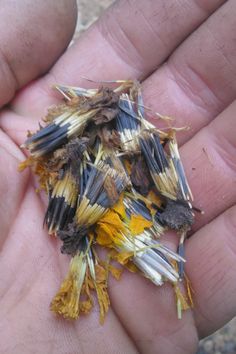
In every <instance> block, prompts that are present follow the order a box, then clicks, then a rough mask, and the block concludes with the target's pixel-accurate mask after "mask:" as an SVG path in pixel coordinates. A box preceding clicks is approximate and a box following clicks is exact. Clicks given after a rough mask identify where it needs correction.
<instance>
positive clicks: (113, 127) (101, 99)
mask: <svg viewBox="0 0 236 354" xmlns="http://www.w3.org/2000/svg"><path fill="white" fill-rule="evenodd" d="M55 88H56V89H57V90H58V91H59V92H60V94H62V96H63V103H61V104H60V105H58V106H56V107H52V108H50V109H49V111H48V114H47V116H46V117H45V119H44V121H45V123H46V124H45V127H40V130H39V131H37V132H36V133H34V134H31V133H30V134H29V136H28V138H27V140H26V141H25V143H24V145H23V148H26V149H27V150H28V151H29V154H30V156H29V157H28V158H27V160H26V161H24V162H23V163H21V165H20V169H21V170H22V169H24V168H25V167H28V166H30V167H31V168H32V170H33V172H34V173H35V174H36V175H38V177H39V184H40V188H41V189H44V190H45V191H46V193H47V195H48V207H47V211H46V213H45V220H44V222H45V224H46V225H47V227H48V231H49V234H52V235H55V236H56V237H57V238H58V239H59V240H61V242H62V246H61V251H62V253H65V254H67V255H71V257H72V259H71V262H70V269H69V272H68V275H67V277H66V278H65V280H64V281H63V283H62V285H61V287H60V289H59V291H58V293H57V294H56V296H55V297H54V299H53V300H52V303H51V310H52V311H53V312H55V313H58V314H60V315H62V316H63V317H65V318H71V319H76V318H78V317H79V315H80V314H81V313H88V312H89V311H90V310H91V308H92V306H93V304H94V300H93V296H92V291H94V292H95V293H96V295H97V300H98V303H99V306H100V320H101V322H102V321H103V320H104V316H105V314H106V312H107V311H108V308H109V304H110V301H109V295H108V291H107V290H108V289H107V286H108V281H107V280H108V279H107V278H108V274H109V273H111V274H112V275H113V276H114V277H116V278H119V277H120V273H121V271H120V269H119V268H117V267H115V266H114V262H113V260H114V261H116V262H118V263H120V264H122V265H124V266H125V267H126V268H128V269H129V270H130V271H133V272H139V273H140V274H142V275H143V276H145V277H146V278H148V279H150V280H151V281H152V282H153V283H154V284H156V285H162V284H163V283H164V282H166V281H167V282H170V283H171V284H173V287H174V290H175V294H176V299H177V312H178V317H181V311H182V310H185V309H187V308H189V307H190V306H192V297H191V291H190V286H189V282H188V280H187V278H186V276H185V273H184V262H185V260H184V258H183V257H184V240H185V238H186V234H187V232H188V231H189V230H190V228H191V225H192V224H193V221H194V214H193V208H192V205H191V200H192V195H191V191H190V189H189V186H188V183H187V181H186V177H185V173H184V169H183V166H182V163H181V160H180V156H179V152H178V146H177V142H176V137H175V129H173V128H171V127H169V126H168V125H167V128H166V129H163V130H159V129H157V128H155V127H154V126H153V125H152V124H151V123H150V122H149V121H148V120H147V119H146V118H145V115H146V114H147V113H148V114H149V115H150V114H153V113H151V111H150V110H148V109H146V108H145V107H144V105H143V100H142V94H141V88H140V84H139V83H138V82H133V81H117V82H116V88H115V89H111V88H108V87H101V88H99V89H83V88H79V87H69V86H61V85H58V86H55ZM159 117H160V116H159ZM161 118H163V119H164V117H161ZM167 230H174V231H176V233H177V234H178V235H179V247H178V249H177V250H176V252H173V251H172V250H171V249H169V248H168V247H167V246H166V245H165V244H164V243H163V241H162V238H163V239H164V234H165V233H166V231H167ZM99 246H101V247H103V248H106V249H107V250H108V258H106V259H105V260H104V259H100V258H99V256H98V253H97V248H98V247H99ZM180 281H182V283H183V281H184V282H185V284H186V289H185V290H184V291H183V290H180V287H179V284H180Z"/></svg>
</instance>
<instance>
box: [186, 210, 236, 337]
mask: <svg viewBox="0 0 236 354" xmlns="http://www.w3.org/2000/svg"><path fill="white" fill-rule="evenodd" d="M235 220H236V207H235V206H234V207H232V208H231V209H229V210H227V211H226V212H225V213H224V214H222V215H221V216H219V217H218V218H217V219H215V220H213V221H212V222H211V223H210V224H209V225H206V226H205V227H204V228H202V229H201V230H199V231H198V232H197V233H196V234H195V235H194V236H193V237H192V238H191V239H190V240H189V241H188V243H187V247H186V248H187V250H186V258H187V260H188V261H187V264H186V269H187V273H188V276H189V277H190V279H191V282H192V284H193V289H194V299H195V309H194V314H195V320H196V324H197V328H198V331H199V334H200V336H201V337H205V336H207V335H209V334H210V333H213V332H214V331H215V330H217V329H218V328H220V327H222V326H223V325H224V324H225V323H226V322H228V321H229V320H231V319H232V318H233V317H234V316H235V315H236V301H235V298H236V238H235V229H236V223H235Z"/></svg>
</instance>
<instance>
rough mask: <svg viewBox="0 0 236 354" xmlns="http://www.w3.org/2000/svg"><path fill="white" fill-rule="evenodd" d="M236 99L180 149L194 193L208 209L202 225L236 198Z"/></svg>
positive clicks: (199, 222)
mask: <svg viewBox="0 0 236 354" xmlns="http://www.w3.org/2000/svg"><path fill="white" fill-rule="evenodd" d="M235 114H236V101H234V102H233V103H232V104H231V105H230V106H229V107H228V108H227V109H226V110H225V111H223V112H222V113H221V114H220V115H219V116H218V117H217V118H216V119H214V120H213V121H212V122H211V123H210V124H209V125H208V126H206V127H205V128H203V129H202V130H200V132H199V133H197V134H196V135H195V136H194V138H192V139H191V140H190V141H188V142H187V143H186V144H184V145H183V147H182V148H181V149H180V152H181V156H182V159H183V164H184V166H185V168H186V171H187V175H188V179H189V182H190V186H191V189H192V191H193V195H194V198H195V200H194V204H195V205H196V206H198V207H200V208H201V209H202V210H203V211H204V215H199V216H198V217H197V220H196V223H195V224H194V229H195V230H197V229H199V228H200V227H201V226H202V225H204V224H206V223H208V222H209V221H211V220H212V219H213V218H215V217H216V216H217V215H219V214H221V213H222V212H223V211H224V210H226V209H228V208H230V207H231V206H233V205H234V204H235V202H236V188H235V185H236V173H235V171H236V160H235V151H236V139H235V136H236V125H235Z"/></svg>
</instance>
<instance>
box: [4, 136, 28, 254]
mask: <svg viewBox="0 0 236 354" xmlns="http://www.w3.org/2000/svg"><path fill="white" fill-rule="evenodd" d="M22 159H23V154H22V153H21V152H20V151H19V150H18V148H17V147H16V145H15V144H14V143H13V142H12V141H11V140H10V139H9V138H8V137H7V136H6V135H5V134H4V133H3V132H2V131H1V130H0V166H1V169H2V171H1V173H0V196H1V198H0V225H1V232H0V249H2V246H3V244H4V241H5V240H6V238H7V236H8V234H9V230H10V227H11V225H12V222H13V221H14V219H15V217H16V215H17V213H18V210H19V207H20V203H21V201H22V198H23V196H24V193H25V189H26V185H27V181H28V176H29V174H28V173H27V172H25V173H23V174H21V175H20V174H19V173H17V167H18V164H19V162H20V161H21V160H22Z"/></svg>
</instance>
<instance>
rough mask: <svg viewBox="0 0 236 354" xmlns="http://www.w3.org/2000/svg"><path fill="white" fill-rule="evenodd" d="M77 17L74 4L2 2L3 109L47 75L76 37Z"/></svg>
mask: <svg viewBox="0 0 236 354" xmlns="http://www.w3.org/2000/svg"><path fill="white" fill-rule="evenodd" d="M76 13H77V12H76V3H75V1H74V0H69V1H66V2H65V1H63V0H59V1H53V0H50V1H41V0H36V1H33V2H32V1H31V0H25V1H17V0H14V1H11V2H9V1H6V0H5V1H1V9H0V18H1V21H0V48H1V49H0V76H1V81H0V92H1V96H0V105H4V104H5V103H7V102H9V101H10V100H11V99H12V97H13V96H14V94H15V92H16V90H18V89H19V88H21V87H22V86H23V85H25V84H26V83H28V82H29V81H31V80H32V79H34V78H36V77H38V76H39V75H41V74H43V73H45V72H46V71H47V70H48V68H49V67H50V66H51V65H52V64H53V62H54V61H55V60H56V59H57V58H58V56H59V55H60V54H61V53H62V52H63V50H64V49H65V47H66V46H67V45H68V43H69V41H70V38H71V36H72V34H73V31H74V27H75V22H76ZM9 22H10V25H9Z"/></svg>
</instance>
